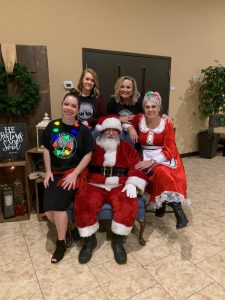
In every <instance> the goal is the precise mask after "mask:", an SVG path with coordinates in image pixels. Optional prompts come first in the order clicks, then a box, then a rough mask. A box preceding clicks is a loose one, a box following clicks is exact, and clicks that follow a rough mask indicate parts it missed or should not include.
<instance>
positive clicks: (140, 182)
mask: <svg viewBox="0 0 225 300" xmlns="http://www.w3.org/2000/svg"><path fill="white" fill-rule="evenodd" d="M128 183H132V184H133V185H135V186H136V187H137V188H138V189H139V190H140V191H144V189H145V186H146V180H144V179H142V178H140V177H137V176H131V177H128V179H127V181H126V184H128Z"/></svg>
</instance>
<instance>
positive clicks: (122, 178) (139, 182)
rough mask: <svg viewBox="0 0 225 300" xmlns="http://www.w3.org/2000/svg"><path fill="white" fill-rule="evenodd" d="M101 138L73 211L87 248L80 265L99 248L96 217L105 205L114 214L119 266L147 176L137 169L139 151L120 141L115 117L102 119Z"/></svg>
mask: <svg viewBox="0 0 225 300" xmlns="http://www.w3.org/2000/svg"><path fill="white" fill-rule="evenodd" d="M96 130H98V131H100V132H101V134H100V136H99V137H98V138H97V139H96V146H95V150H94V151H93V154H92V160H91V162H90V165H89V171H90V172H89V175H88V177H87V180H88V184H87V187H86V188H84V189H82V190H80V191H79V192H78V194H77V196H76V200H75V205H74V212H75V218H76V222H77V226H78V230H79V233H80V236H81V237H84V246H83V248H82V249H81V251H80V253H79V262H80V263H81V264H84V263H87V262H88V261H89V260H90V259H91V257H92V252H93V250H94V248H95V247H96V246H97V240H96V237H95V232H96V231H97V230H98V228H99V224H98V218H97V214H98V212H99V210H100V209H101V208H102V206H103V204H104V203H106V202H107V203H110V204H111V206H112V210H113V213H114V216H113V220H112V227H111V229H112V232H113V238H112V249H113V252H114V258H115V260H116V262H117V263H119V264H123V263H125V262H126V261H127V254H126V251H125V249H124V247H123V237H124V236H127V235H128V234H129V233H130V232H131V229H132V226H133V224H134V222H135V218H136V215H137V208H138V200H137V191H143V190H144V188H145V184H146V177H145V174H144V172H143V171H140V170H136V169H135V165H136V164H137V163H138V162H139V161H140V158H139V155H138V152H137V151H136V150H135V149H134V148H133V147H132V146H131V145H130V144H128V143H127V142H125V141H122V140H120V139H119V133H120V132H121V131H122V127H121V123H120V121H119V119H118V118H117V117H116V116H112V115H111V116H107V117H104V118H101V119H100V120H99V122H98V124H97V125H96Z"/></svg>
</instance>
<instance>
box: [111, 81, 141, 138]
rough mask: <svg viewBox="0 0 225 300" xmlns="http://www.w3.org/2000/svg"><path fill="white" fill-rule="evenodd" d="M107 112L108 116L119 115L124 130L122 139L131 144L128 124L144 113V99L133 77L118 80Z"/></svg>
mask: <svg viewBox="0 0 225 300" xmlns="http://www.w3.org/2000/svg"><path fill="white" fill-rule="evenodd" d="M107 110H108V114H114V115H118V117H119V119H120V121H121V122H122V123H123V129H124V130H123V133H122V134H121V135H120V137H121V138H122V139H124V140H127V141H128V142H129V135H128V134H127V130H126V128H127V125H126V124H129V123H130V121H131V120H132V119H133V117H134V116H135V115H136V114H138V113H140V112H142V99H141V97H140V93H139V92H138V90H137V83H136V81H135V79H134V78H133V77H131V76H122V77H120V78H118V79H117V81H116V84H115V92H114V95H113V97H111V99H110V100H109V101H108V104H107Z"/></svg>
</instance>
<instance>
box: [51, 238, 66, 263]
mask: <svg viewBox="0 0 225 300" xmlns="http://www.w3.org/2000/svg"><path fill="white" fill-rule="evenodd" d="M65 252H66V243H65V240H57V242H56V248H55V252H54V254H53V256H52V259H51V263H52V264H56V263H58V262H59V261H60V260H62V259H63V257H64V254H65Z"/></svg>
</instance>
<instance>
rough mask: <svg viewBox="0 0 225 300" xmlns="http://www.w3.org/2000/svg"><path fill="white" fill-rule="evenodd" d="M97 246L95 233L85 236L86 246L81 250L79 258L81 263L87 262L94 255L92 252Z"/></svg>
mask: <svg viewBox="0 0 225 300" xmlns="http://www.w3.org/2000/svg"><path fill="white" fill-rule="evenodd" d="M96 246H97V240H96V236H95V234H92V235H91V236H88V237H85V238H84V246H83V248H82V249H81V250H80V253H79V256H78V260H79V263H80V264H86V263H87V262H89V260H90V259H91V257H92V252H93V250H94V249H95V248H96Z"/></svg>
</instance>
